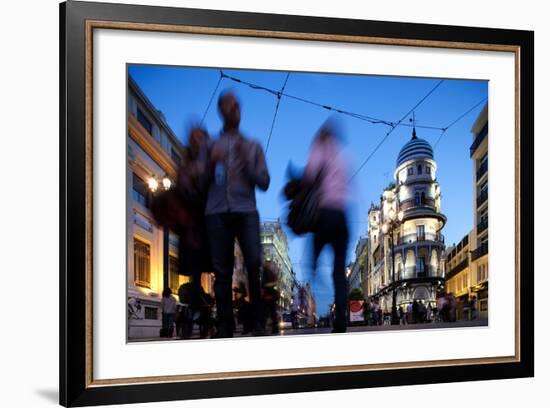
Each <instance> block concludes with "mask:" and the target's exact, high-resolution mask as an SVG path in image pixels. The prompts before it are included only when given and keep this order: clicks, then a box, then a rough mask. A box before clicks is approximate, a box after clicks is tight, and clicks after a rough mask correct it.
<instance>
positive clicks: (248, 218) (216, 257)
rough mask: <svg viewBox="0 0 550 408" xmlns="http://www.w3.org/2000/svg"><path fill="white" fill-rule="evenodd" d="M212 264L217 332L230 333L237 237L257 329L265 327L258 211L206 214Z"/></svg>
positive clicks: (232, 319) (231, 328) (232, 328)
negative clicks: (214, 276) (214, 279)
mask: <svg viewBox="0 0 550 408" xmlns="http://www.w3.org/2000/svg"><path fill="white" fill-rule="evenodd" d="M206 227H207V231H208V237H209V242H210V254H211V256H212V266H213V269H214V272H215V274H216V281H215V283H214V292H215V295H216V307H217V315H218V316H217V317H218V335H220V336H231V335H232V334H233V330H234V325H235V320H234V316H233V291H232V280H233V264H234V261H235V259H234V257H235V256H234V251H235V238H236V239H237V240H238V241H239V245H240V247H241V250H242V253H243V257H244V264H245V266H246V270H247V272H248V294H249V297H250V303H251V306H252V318H253V321H254V326H255V327H256V328H263V324H264V323H263V319H262V300H261V291H260V252H261V247H260V219H259V216H258V212H257V211H254V212H245V213H221V214H211V215H207V216H206Z"/></svg>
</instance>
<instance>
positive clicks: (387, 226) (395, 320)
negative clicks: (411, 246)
mask: <svg viewBox="0 0 550 408" xmlns="http://www.w3.org/2000/svg"><path fill="white" fill-rule="evenodd" d="M403 215H404V214H403V211H399V213H397V215H396V214H395V211H394V210H393V208H392V209H390V210H389V211H388V220H387V221H386V222H384V224H383V225H382V232H383V233H384V234H389V236H390V245H391V272H392V305H391V324H392V325H398V324H399V316H397V285H396V282H395V252H394V241H393V235H394V232H395V230H396V229H397V228H399V227H400V226H401V222H402V221H403Z"/></svg>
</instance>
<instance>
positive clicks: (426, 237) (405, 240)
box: [399, 232, 445, 245]
mask: <svg viewBox="0 0 550 408" xmlns="http://www.w3.org/2000/svg"><path fill="white" fill-rule="evenodd" d="M424 241H436V242H442V243H444V242H445V237H444V236H443V234H437V233H433V232H425V233H424V234H407V235H403V236H402V237H401V239H400V240H399V245H403V244H412V243H414V242H424Z"/></svg>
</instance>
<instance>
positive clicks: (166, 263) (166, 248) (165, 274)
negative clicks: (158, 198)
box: [147, 176, 172, 291]
mask: <svg viewBox="0 0 550 408" xmlns="http://www.w3.org/2000/svg"><path fill="white" fill-rule="evenodd" d="M161 183H162V187H163V189H164V191H168V190H170V188H171V187H172V181H171V180H170V179H169V178H168V177H166V176H164V177H163V179H162V180H161ZM147 185H148V186H149V190H151V192H152V193H153V194H154V193H155V192H156V191H157V190H158V187H159V182H158V181H157V179H155V178H154V177H151V178H150V179H149V180H148V181H147ZM169 270H170V228H169V227H168V225H167V224H166V223H164V225H163V226H162V290H163V291H164V289H166V288H168V287H169V286H170V282H169Z"/></svg>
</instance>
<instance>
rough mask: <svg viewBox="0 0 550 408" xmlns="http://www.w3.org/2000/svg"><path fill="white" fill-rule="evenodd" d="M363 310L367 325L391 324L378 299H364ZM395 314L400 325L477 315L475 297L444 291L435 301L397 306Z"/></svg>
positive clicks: (446, 320) (467, 317) (473, 317)
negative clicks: (456, 295)
mask: <svg viewBox="0 0 550 408" xmlns="http://www.w3.org/2000/svg"><path fill="white" fill-rule="evenodd" d="M363 311H364V316H365V322H366V324H367V325H371V326H377V325H383V324H391V311H389V310H387V309H383V308H382V306H381V305H380V303H379V301H378V299H373V300H366V301H365V303H364V306H363ZM397 316H398V318H399V323H400V324H401V325H406V324H421V323H436V322H456V321H457V320H476V319H477V318H478V317H479V314H478V306H477V297H476V296H472V297H471V298H470V297H467V296H466V297H464V298H461V299H457V298H456V297H455V296H454V295H453V294H452V293H446V294H442V295H440V296H438V297H437V299H436V302H435V303H434V302H430V301H424V300H413V301H412V302H409V303H407V304H406V305H405V306H399V307H398V308H397Z"/></svg>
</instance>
